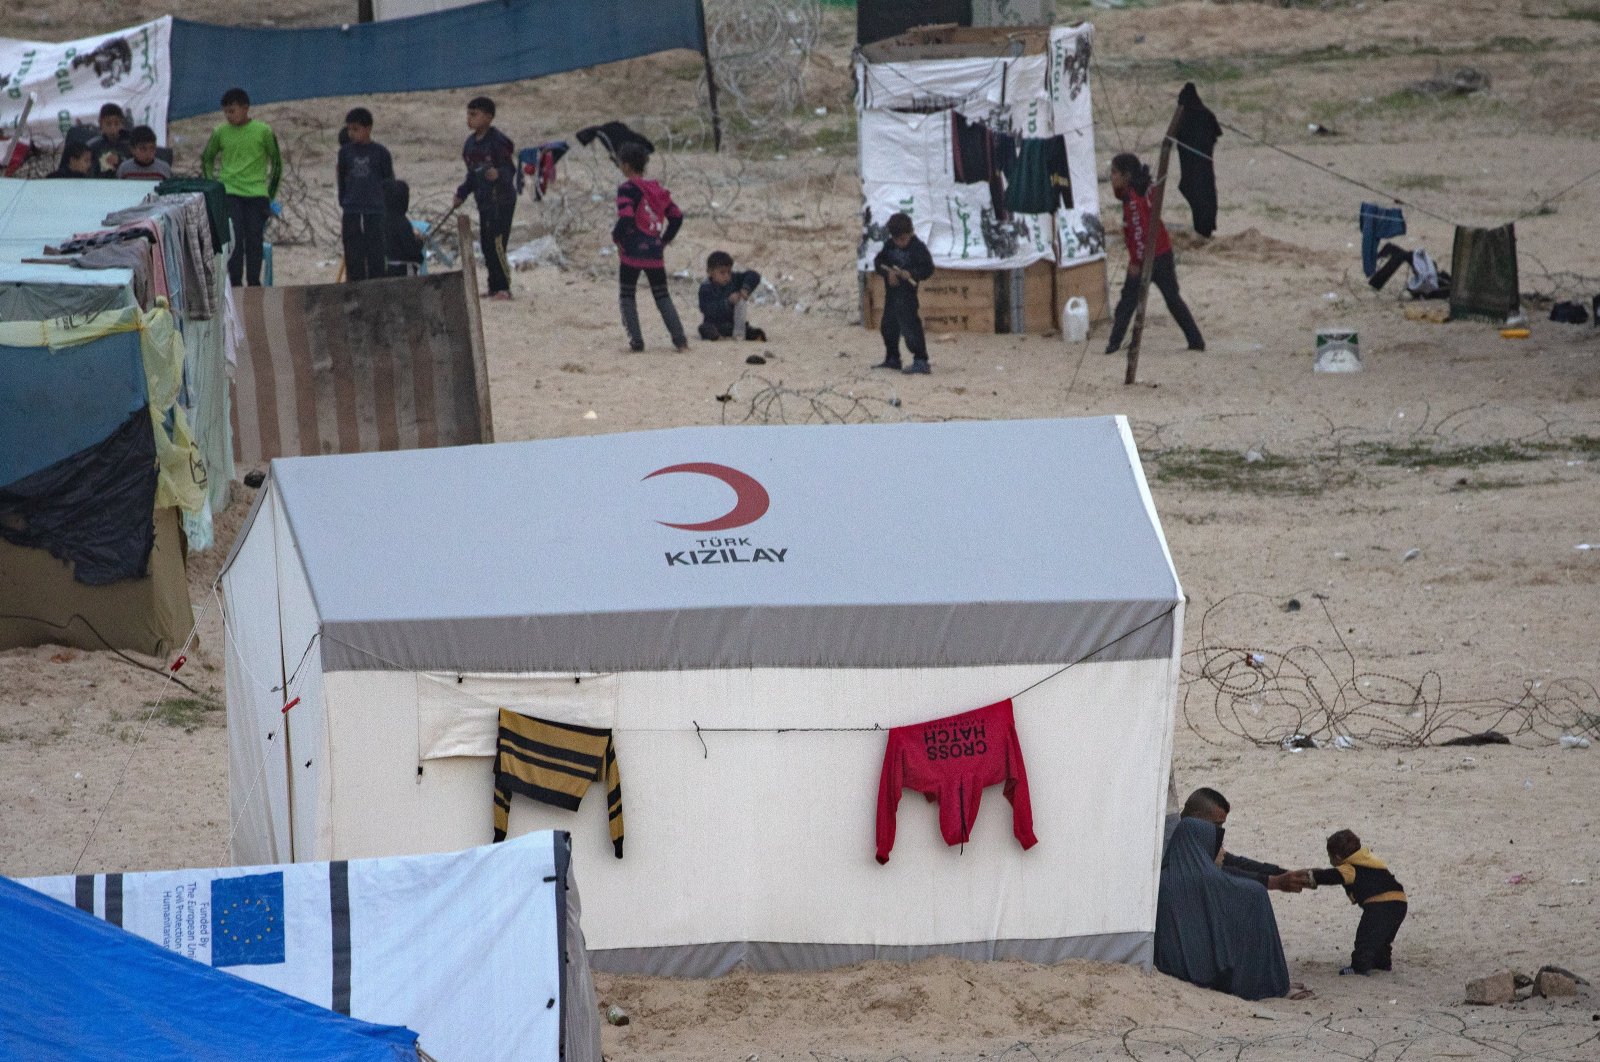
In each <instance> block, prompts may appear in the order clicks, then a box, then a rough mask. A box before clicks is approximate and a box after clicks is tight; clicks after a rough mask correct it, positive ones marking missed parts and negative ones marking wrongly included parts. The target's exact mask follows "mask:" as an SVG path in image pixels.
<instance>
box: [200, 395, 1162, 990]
mask: <svg viewBox="0 0 1600 1062" xmlns="http://www.w3.org/2000/svg"><path fill="white" fill-rule="evenodd" d="M730 490H731V491H732V495H731V498H730V493H729V492H730ZM730 505H731V507H730ZM222 582H223V587H224V591H225V594H226V601H225V606H226V618H227V632H228V645H227V654H228V675H227V687H228V723H229V740H230V745H231V761H230V772H229V774H230V778H229V788H230V793H231V796H232V805H233V811H232V817H233V837H234V846H235V851H234V856H235V858H236V859H237V860H240V861H243V862H278V861H286V860H316V859H348V858H355V857H359V856H374V855H385V854H392V853H400V852H425V851H433V850H442V849H451V848H458V847H461V846H464V845H470V844H478V843H482V842H484V841H486V840H488V839H489V837H490V835H491V824H492V799H493V795H492V789H493V768H492V765H493V760H492V758H491V757H492V756H493V754H494V752H495V747H496V739H497V720H498V709H500V708H510V709H512V710H515V711H519V712H521V713H524V714H528V715H533V716H536V717H539V718H543V719H547V720H551V721H555V722H558V723H567V724H578V725H582V726H589V727H598V728H605V729H610V730H612V731H613V733H614V736H615V741H616V752H617V757H618V760H619V762H620V775H621V783H622V784H621V788H622V792H623V794H624V798H623V803H624V807H625V814H626V819H625V821H626V854H625V857H624V858H621V859H618V858H615V856H614V854H613V848H612V844H611V840H610V837H609V835H608V831H607V807H606V804H607V799H606V793H605V787H604V785H602V784H596V785H594V786H592V787H591V788H590V790H589V793H588V795H587V797H586V798H585V799H584V800H583V803H582V804H581V806H580V808H579V810H578V811H577V812H576V813H572V812H568V811H562V810H558V809H556V808H554V807H549V806H546V805H544V804H539V803H535V802H534V801H532V800H529V799H526V798H523V797H516V798H514V799H513V801H512V807H511V818H510V822H511V833H512V834H513V835H516V834H519V833H521V832H524V831H526V830H529V829H545V828H552V827H554V828H560V829H569V830H571V831H572V833H573V838H574V858H575V859H576V861H577V863H578V866H579V867H580V868H581V871H582V874H583V878H584V888H585V903H586V908H587V910H588V912H589V918H588V920H587V924H586V928H585V931H586V935H587V938H588V941H589V945H590V949H591V956H592V959H593V962H594V965H595V966H596V967H597V968H602V969H620V970H636V971H645V972H655V973H672V974H694V975H706V974H715V973H719V972H722V971H725V970H727V969H729V968H731V967H732V966H734V965H737V964H739V963H741V962H742V963H745V964H748V965H750V966H752V967H756V968H767V969H798V968H810V967H818V966H827V965H833V964H839V963H847V962H855V961H860V960H863V959H868V958H915V957H918V956H922V955H928V954H935V953H950V954H957V955H965V956H971V957H1010V958H1023V959H1029V960H1034V961H1056V960H1060V959H1063V958H1067V957H1073V956H1088V957H1094V958H1100V959H1110V960H1122V961H1131V962H1148V961H1149V959H1150V957H1151V940H1152V933H1153V929H1154V925H1155V898H1156V880H1157V869H1158V862H1159V857H1160V843H1161V820H1162V813H1163V811H1164V801H1165V795H1166V786H1167V775H1168V769H1169V763H1170V757H1171V745H1172V718H1173V716H1172V711H1173V703H1174V695H1175V692H1176V682H1177V677H1178V654H1179V647H1180V644H1181V637H1182V615H1183V612H1182V608H1183V606H1182V602H1183V594H1182V591H1181V590H1180V588H1179V586H1178V580H1177V576H1176V573H1175V572H1174V570H1173V567H1172V562H1171V558H1170V556H1169V555H1168V552H1167V549H1166V544H1165V540H1164V539H1163V537H1162V534H1161V530H1160V527H1159V525H1158V522H1157V520H1156V515H1155V511H1154V507H1153V505H1152V502H1151V499H1150V495H1149V492H1148V490H1147V488H1146V485H1145V482H1144V478H1143V475H1142V473H1141V472H1140V468H1139V461H1138V455H1137V451H1136V450H1135V447H1134V444H1133V441H1132V437H1131V435H1130V433H1129V430H1128V426H1127V423H1126V421H1124V420H1123V419H1122V418H1110V417H1104V418H1095V419H1085V420H1046V421H1012V422H974V423H953V424H890V425H856V426H828V427H761V428H683V429H675V430H671V431H659V432H646V433H637V434H626V435H612V436H595V437H584V438H568V439H551V440H542V441H536V442H524V443H511V444H502V445H497V446H474V447H461V448H449V449H436V450H413V451H401V452H393V453H373V454H352V455H342V456H329V457H306V458H288V459H282V460H278V461H274V462H273V463H272V467H271V475H270V477H269V479H268V483H267V485H266V486H265V487H264V489H263V490H262V493H261V495H260V498H259V501H258V504H257V505H256V508H255V510H254V511H253V513H252V514H251V516H250V519H249V521H248V523H247V525H246V527H245V528H244V530H243V532H242V533H241V534H240V536H239V539H238V542H237V544H236V546H235V551H234V554H233V556H232V557H231V558H230V560H229V562H228V564H227V566H226V567H225V569H224V572H223V576H222ZM1007 697H1014V699H1015V713H1016V721H1017V732H1018V735H1019V737H1020V743H1021V748H1022V752H1023V757H1024V759H1025V762H1026V765H1027V773H1028V777H1029V781H1030V783H1031V791H1032V804H1033V816H1034V828H1035V832H1036V833H1037V836H1038V838H1039V843H1038V844H1037V845H1036V846H1034V847H1033V848H1032V849H1030V850H1027V851H1024V850H1022V848H1021V847H1020V845H1019V844H1018V842H1017V841H1016V840H1015V839H1014V838H1013V836H1012V822H1011V815H1010V813H1009V812H1010V808H1009V807H1008V806H1007V804H1006V802H1005V800H1004V799H1003V798H1002V796H1001V795H1000V791H999V790H998V789H995V790H991V791H990V792H989V793H988V799H987V801H986V802H985V804H984V806H983V807H982V809H981V810H980V812H979V814H978V815H977V821H976V822H975V824H974V825H973V828H972V833H971V838H970V841H969V842H968V843H967V844H965V845H963V846H957V847H951V846H947V845H946V844H945V843H944V842H943V840H942V839H941V836H940V833H939V829H938V826H937V809H936V808H934V807H932V806H929V805H925V804H924V802H923V801H921V800H913V799H908V800H905V801H903V802H902V803H901V805H900V809H899V815H898V824H899V836H898V841H897V843H896V844H895V847H894V850H893V853H892V858H891V859H890V861H889V862H888V863H887V864H886V865H879V864H878V863H877V862H876V861H875V859H874V843H873V841H874V821H875V811H876V796H877V791H878V782H879V774H880V766H881V764H882V763H883V759H884V751H885V741H886V736H885V734H884V733H883V731H882V729H881V728H888V727H895V726H901V725H910V724H914V723H919V722H924V721H927V720H932V719H937V718H941V717H944V716H948V715H952V714H955V713H958V712H961V711H965V710H968V709H974V708H978V707H980V706H983V705H987V704H990V703H992V702H996V701H1000V700H1002V699H1005V698H1007ZM286 705H292V707H289V708H288V710H287V712H285V710H284V709H285V706H286Z"/></svg>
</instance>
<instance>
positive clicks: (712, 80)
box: [695, 0, 722, 151]
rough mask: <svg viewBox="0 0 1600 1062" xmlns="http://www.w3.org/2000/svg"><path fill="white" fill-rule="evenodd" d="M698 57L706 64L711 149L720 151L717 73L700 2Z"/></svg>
mask: <svg viewBox="0 0 1600 1062" xmlns="http://www.w3.org/2000/svg"><path fill="white" fill-rule="evenodd" d="M695 6H696V7H698V8H699V9H700V57H701V58H702V59H704V60H705V64H706V95H707V97H708V98H709V100H710V101H711V147H712V149H713V150H715V151H721V150H722V114H721V113H720V112H719V111H718V110H717V71H716V69H715V68H714V67H713V66H712V65H711V35H710V34H709V33H707V32H706V5H705V0H700V2H699V3H697V4H696V5H695Z"/></svg>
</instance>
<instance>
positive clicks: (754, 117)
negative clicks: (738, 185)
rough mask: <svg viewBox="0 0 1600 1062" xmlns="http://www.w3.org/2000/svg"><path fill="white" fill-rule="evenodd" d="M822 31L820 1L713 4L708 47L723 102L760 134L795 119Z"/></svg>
mask: <svg viewBox="0 0 1600 1062" xmlns="http://www.w3.org/2000/svg"><path fill="white" fill-rule="evenodd" d="M821 31H822V5H821V4H820V3H819V2H818V0H711V2H709V3H707V4H706V47H707V50H708V51H709V52H710V55H711V63H712V65H713V67H714V68H715V71H716V79H717V89H718V91H719V93H720V95H721V97H722V99H724V100H727V101H729V102H731V103H732V104H733V107H734V110H735V111H736V112H737V113H738V115H739V117H740V118H741V119H743V121H744V122H745V123H747V124H748V125H749V126H750V127H751V128H752V129H754V130H757V131H762V130H765V129H768V128H770V127H771V126H773V125H774V124H776V123H777V122H778V121H779V120H781V119H782V118H784V117H786V116H787V115H789V114H792V113H794V111H795V110H797V109H798V108H799V107H800V106H801V105H802V104H803V103H804V102H805V87H806V84H805V82H806V68H807V66H808V65H809V64H810V60H811V53H812V51H813V50H814V49H815V47H816V44H817V39H818V37H819V36H820V34H821ZM704 88H705V86H704V85H702V90H704Z"/></svg>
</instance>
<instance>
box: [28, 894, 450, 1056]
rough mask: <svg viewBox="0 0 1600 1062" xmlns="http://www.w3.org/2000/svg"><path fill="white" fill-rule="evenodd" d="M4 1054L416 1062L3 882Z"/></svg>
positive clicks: (399, 1045)
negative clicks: (411, 1061) (407, 1061)
mask: <svg viewBox="0 0 1600 1062" xmlns="http://www.w3.org/2000/svg"><path fill="white" fill-rule="evenodd" d="M0 1056H3V1057H5V1058H16V1059H24V1058H25V1059H28V1060H29V1062H81V1060H83V1059H99V1058H116V1059H122V1060H125V1062H170V1060H171V1059H177V1058H217V1059H252V1058H259V1059H273V1060H274V1062H322V1060H325V1059H331V1058H337V1059H343V1060H347V1062H403V1060H406V1059H411V1060H415V1059H417V1058H418V1057H419V1056H418V1054H417V1034H416V1033H414V1032H412V1031H411V1030H410V1029H405V1028H400V1027H396V1026H391V1025H373V1024H369V1023H368V1022H364V1021H357V1020H356V1019H354V1018H348V1017H345V1016H343V1015H340V1014H335V1013H334V1012H333V1011H331V1010H327V1009H325V1008H322V1007H318V1006H315V1005H313V1004H310V1003H305V1002H302V1001H301V1000H298V999H295V998H294V997H293V996H288V995H285V994H283V993H282V992H278V991H275V990H273V989H271V988H265V987H262V986H261V985H256V984H251V983H250V982H249V981H246V980H241V979H240V978H237V977H231V976H229V975H228V974H226V973H224V972H223V971H221V970H215V969H212V968H211V967H209V966H206V965H203V964H201V963H198V962H192V961H190V960H189V959H186V958H184V957H183V956H181V955H175V954H173V953H172V952H170V951H168V950H167V949H165V948H163V947H161V946H160V945H158V944H152V943H150V942H149V941H147V940H142V939H140V938H139V937H136V936H134V935H133V934H132V933H126V932H124V931H123V930H121V929H118V928H116V927H115V926H112V925H108V924H107V923H105V922H102V921H100V920H99V919H96V918H93V917H90V916H89V915H87V914H84V913H83V912H81V911H75V910H73V909H72V908H71V907H69V906H67V905H66V904H63V903H61V902H59V901H57V900H53V899H50V898H49V897H47V896H42V895H40V894H39V893H37V892H35V891H34V890H32V889H29V888H25V887H24V886H22V885H19V884H18V883H16V882H14V881H12V880H11V879H9V878H3V877H0Z"/></svg>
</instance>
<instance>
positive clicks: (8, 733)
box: [0, 726, 22, 745]
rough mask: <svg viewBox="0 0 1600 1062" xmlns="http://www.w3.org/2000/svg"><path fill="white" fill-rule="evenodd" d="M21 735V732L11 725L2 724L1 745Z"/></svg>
mask: <svg viewBox="0 0 1600 1062" xmlns="http://www.w3.org/2000/svg"><path fill="white" fill-rule="evenodd" d="M21 736H22V735H21V734H19V733H17V732H16V731H15V730H12V729H11V728H10V727H5V726H0V745H3V744H5V743H6V742H8V741H15V740H17V738H19V737H21Z"/></svg>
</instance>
